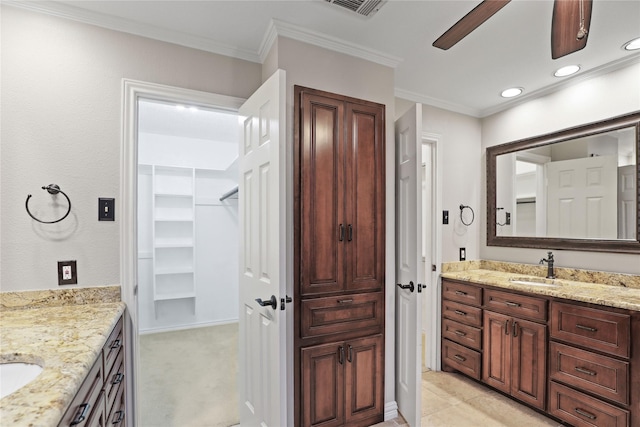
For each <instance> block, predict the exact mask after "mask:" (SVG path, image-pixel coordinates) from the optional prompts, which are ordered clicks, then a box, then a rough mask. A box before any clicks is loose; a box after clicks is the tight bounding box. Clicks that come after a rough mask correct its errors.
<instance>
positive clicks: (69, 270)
mask: <svg viewBox="0 0 640 427" xmlns="http://www.w3.org/2000/svg"><path fill="white" fill-rule="evenodd" d="M77 284H78V270H77V268H76V261H75V260H73V261H58V286H62V285H77Z"/></svg>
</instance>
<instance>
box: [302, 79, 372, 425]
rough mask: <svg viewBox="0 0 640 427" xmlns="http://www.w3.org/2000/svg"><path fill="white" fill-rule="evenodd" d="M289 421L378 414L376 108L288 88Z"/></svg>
mask: <svg viewBox="0 0 640 427" xmlns="http://www.w3.org/2000/svg"><path fill="white" fill-rule="evenodd" d="M294 93H295V95H294V96H295V99H294V104H295V105H294V111H295V113H294V116H295V118H294V126H295V131H294V135H295V143H294V183H295V184H294V185H295V189H294V192H295V198H294V200H295V202H294V204H295V206H294V210H295V225H294V240H295V249H294V253H295V262H294V266H295V267H294V276H295V280H296V283H295V297H294V303H295V315H294V316H295V317H294V324H295V342H294V347H295V350H294V351H295V356H294V360H295V367H294V371H295V380H294V381H295V420H296V425H298V426H305V427H306V426H320V425H321V426H323V427H334V426H343V425H349V426H354V427H355V426H368V425H371V424H375V423H377V422H380V421H382V420H383V418H384V312H385V307H384V287H385V283H384V273H385V218H384V212H385V173H384V171H385V160H384V156H385V141H384V138H385V136H384V135H385V107H384V105H381V104H376V103H373V102H368V101H362V100H359V99H354V98H349V97H345V96H342V95H336V94H332V93H328V92H323V91H319V90H314V89H308V88H303V87H300V86H296V87H295V89H294Z"/></svg>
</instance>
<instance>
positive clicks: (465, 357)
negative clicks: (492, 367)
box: [442, 339, 482, 380]
mask: <svg viewBox="0 0 640 427" xmlns="http://www.w3.org/2000/svg"><path fill="white" fill-rule="evenodd" d="M481 359H482V358H481V355H480V353H479V352H477V351H474V350H471V349H468V348H467V347H464V346H462V345H460V344H456V343H454V342H452V341H449V340H446V339H445V340H442V363H443V364H445V365H448V366H450V367H451V368H453V369H456V370H458V371H460V372H463V373H465V374H467V375H469V376H470V377H473V378H475V379H477V380H479V379H480V375H481V371H480V366H481V365H482V363H481Z"/></svg>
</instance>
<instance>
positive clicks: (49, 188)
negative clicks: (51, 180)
mask: <svg viewBox="0 0 640 427" xmlns="http://www.w3.org/2000/svg"><path fill="white" fill-rule="evenodd" d="M42 189H43V190H47V192H48V193H49V194H52V195H53V194H58V193H62V195H63V196H64V197H65V198H66V199H67V203H68V204H69V209H67V213H66V214H64V216H63V217H62V218H60V219H56V220H55V221H42V220H41V219H38V218H36V217H35V216H33V214H32V213H31V211H29V199H30V198H31V194H29V195H28V196H27V201H26V202H24V207H25V208H26V209H27V213H28V214H29V216H30V217H31V218H33V219H35V220H36V221H38V222H41V223H43V224H55V223H56V222H60V221H62V220H63V219H65V218H66V217H67V216H68V215H69V212H71V200H69V196H67V195H66V194H65V192H64V191H62V190H61V189H60V187H59V186H58V185H57V184H49V185H47V186H45V187H42Z"/></svg>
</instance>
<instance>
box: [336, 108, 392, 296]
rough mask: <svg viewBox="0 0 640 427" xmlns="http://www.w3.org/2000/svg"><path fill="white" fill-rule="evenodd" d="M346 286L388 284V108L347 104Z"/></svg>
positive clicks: (375, 287)
mask: <svg viewBox="0 0 640 427" xmlns="http://www.w3.org/2000/svg"><path fill="white" fill-rule="evenodd" d="M346 126H347V130H346V146H347V150H346V166H347V167H346V182H345V184H346V191H345V194H346V195H347V198H346V218H347V244H346V245H345V247H346V250H347V254H346V274H347V276H346V288H347V289H348V290H366V289H381V288H382V287H383V283H384V250H385V247H384V232H385V224H384V208H385V197H384V196H385V179H384V176H385V173H384V168H385V161H384V155H385V148H384V145H385V144H384V107H383V106H380V105H377V104H375V105H374V104H370V103H362V104H359V103H358V104H356V103H347V104H346Z"/></svg>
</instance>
